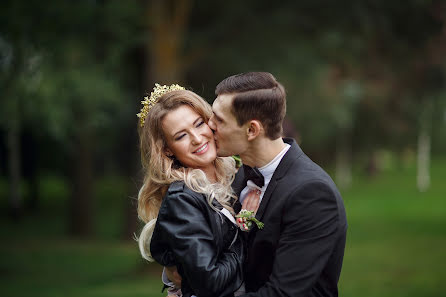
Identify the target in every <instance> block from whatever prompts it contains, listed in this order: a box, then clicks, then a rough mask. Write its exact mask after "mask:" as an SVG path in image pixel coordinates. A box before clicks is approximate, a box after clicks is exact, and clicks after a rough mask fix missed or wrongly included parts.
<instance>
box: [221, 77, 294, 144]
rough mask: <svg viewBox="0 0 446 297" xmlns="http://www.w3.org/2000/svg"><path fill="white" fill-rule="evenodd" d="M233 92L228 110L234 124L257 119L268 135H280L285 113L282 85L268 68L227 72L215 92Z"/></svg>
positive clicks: (269, 136) (275, 137) (272, 137)
mask: <svg viewBox="0 0 446 297" xmlns="http://www.w3.org/2000/svg"><path fill="white" fill-rule="evenodd" d="M222 94H231V95H233V98H234V99H233V101H232V109H231V112H232V113H233V114H234V116H235V118H236V120H237V124H238V125H239V126H241V125H243V124H244V123H246V122H247V121H250V120H253V119H255V120H258V121H260V122H261V123H262V125H263V127H264V129H265V135H266V136H267V137H268V138H269V139H271V140H274V139H277V138H279V137H281V136H282V122H283V118H284V117H285V113H286V94H285V88H284V87H283V86H282V85H281V84H280V83H279V82H278V81H277V80H276V78H275V77H274V76H273V75H272V74H271V73H268V72H247V73H241V74H237V75H233V76H230V77H228V78H226V79H224V80H223V81H222V82H220V83H219V84H218V85H217V87H216V88H215V95H217V96H219V95H222Z"/></svg>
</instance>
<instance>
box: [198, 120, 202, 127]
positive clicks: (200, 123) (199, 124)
mask: <svg viewBox="0 0 446 297" xmlns="http://www.w3.org/2000/svg"><path fill="white" fill-rule="evenodd" d="M203 124H204V121H203V120H200V122H199V123H198V124H197V128H198V127H200V126H202V125H203Z"/></svg>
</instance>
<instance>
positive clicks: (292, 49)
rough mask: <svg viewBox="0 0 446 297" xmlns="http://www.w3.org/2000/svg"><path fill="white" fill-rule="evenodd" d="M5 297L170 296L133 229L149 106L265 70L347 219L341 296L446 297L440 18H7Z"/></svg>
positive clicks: (228, 14) (119, 7) (156, 7)
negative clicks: (165, 89)
mask: <svg viewBox="0 0 446 297" xmlns="http://www.w3.org/2000/svg"><path fill="white" fill-rule="evenodd" d="M0 8H1V9H0V95H1V96H0V199H1V200H0V211H1V212H2V215H1V218H0V224H1V229H0V235H1V238H2V245H1V246H0V251H1V255H2V256H1V262H0V277H1V279H0V284H1V287H2V291H3V292H4V293H2V295H4V296H60V295H61V294H64V295H69V296H81V295H82V296H163V295H164V294H162V293H160V289H161V285H160V278H159V276H160V267H159V266H158V265H157V264H148V263H145V262H144V261H143V260H142V259H141V257H140V256H139V255H138V250H137V245H136V243H135V241H134V240H133V236H134V234H135V233H136V234H138V232H139V230H140V229H141V224H140V223H138V220H137V217H136V213H135V208H136V205H135V197H136V196H137V193H138V189H139V187H140V185H141V180H142V176H141V169H140V165H139V155H138V140H137V132H136V126H137V119H136V117H135V114H136V113H137V112H138V111H139V108H140V107H139V101H140V100H141V98H142V97H143V96H144V94H146V93H147V92H150V90H151V88H152V87H153V84H154V83H155V82H159V83H163V84H170V83H180V84H182V85H184V86H187V87H188V88H189V89H192V90H194V91H195V92H197V93H198V94H199V95H201V96H203V97H204V98H206V99H207V100H208V101H209V102H210V103H212V101H213V99H214V97H215V96H214V88H215V86H216V85H217V84H218V82H220V81H221V80H222V79H224V78H225V77H227V76H229V75H232V74H236V73H240V72H247V71H268V72H271V73H273V74H274V75H275V76H276V77H277V78H278V80H279V81H281V82H282V83H283V84H284V86H285V88H286V90H287V100H288V105H287V114H288V118H287V121H286V123H285V126H284V128H285V133H286V135H289V136H292V137H295V138H296V139H297V141H298V143H299V144H300V145H301V147H302V148H303V149H304V151H305V152H306V153H307V154H308V155H309V156H310V157H311V158H312V159H313V160H315V161H316V162H317V163H318V164H320V165H321V166H322V167H324V168H325V169H327V171H329V173H330V174H331V175H332V176H333V178H334V179H335V180H336V182H337V184H338V186H339V187H340V189H341V192H342V194H343V197H344V200H345V204H346V208H347V215H348V220H349V231H348V232H349V233H348V242H347V247H346V254H345V260H344V268H343V272H342V276H341V280H340V284H339V287H340V296H380V297H381V296H443V295H444V292H445V289H446V288H445V285H444V284H445V281H446V273H445V269H444V268H445V267H444V264H443V263H444V262H445V261H444V260H445V259H444V250H445V247H446V234H445V233H446V231H445V230H446V228H445V227H446V226H445V225H446V205H445V199H444V198H445V197H446V184H445V182H444V181H445V177H446V154H445V152H446V132H445V131H446V85H445V71H446V68H445V66H446V64H445V62H446V60H445V55H446V54H445V53H446V26H445V17H446V5H445V3H444V1H434V0H406V1H402V0H394V1H384V0H374V1H368V0H361V1H353V0H338V1H334V0H319V1H314V0H313V1H310V0H301V1H280V2H279V3H271V2H270V1H234V0H228V1H225V2H224V3H219V4H217V3H216V2H211V1H202V0H196V1H191V0H181V1H180V0H178V1H174V0H169V1H159V0H140V1H136V0H135V1H117V0H97V1H91V0H79V1H68V0H62V1H55V0H47V1H36V0H29V1H22V0H16V1H10V0H6V1H2V4H1V5H0Z"/></svg>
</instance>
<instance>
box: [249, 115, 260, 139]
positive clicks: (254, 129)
mask: <svg viewBox="0 0 446 297" xmlns="http://www.w3.org/2000/svg"><path fill="white" fill-rule="evenodd" d="M262 130H263V126H262V124H261V123H260V122H259V121H258V120H251V121H249V125H248V126H247V128H246V133H247V135H248V141H251V140H254V139H255V138H256V137H257V136H259V134H260V132H261V131H262Z"/></svg>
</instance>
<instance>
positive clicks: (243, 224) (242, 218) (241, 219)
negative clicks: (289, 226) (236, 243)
mask: <svg viewBox="0 0 446 297" xmlns="http://www.w3.org/2000/svg"><path fill="white" fill-rule="evenodd" d="M254 215H255V214H254V212H253V211H250V210H247V209H242V210H241V211H240V212H239V213H238V214H237V215H236V216H235V217H236V218H237V222H238V223H239V225H240V228H241V229H242V230H243V231H249V230H251V228H252V226H253V223H255V224H256V225H257V228H259V229H262V228H263V227H264V226H265V225H264V224H263V223H262V222H260V221H259V220H257V219H256V217H255V216H254Z"/></svg>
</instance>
